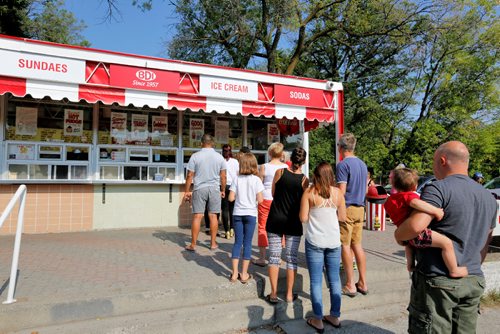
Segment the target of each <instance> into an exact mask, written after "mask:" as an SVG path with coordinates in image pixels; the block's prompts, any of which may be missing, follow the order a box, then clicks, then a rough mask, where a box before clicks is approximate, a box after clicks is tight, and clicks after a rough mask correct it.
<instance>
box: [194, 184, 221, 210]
mask: <svg viewBox="0 0 500 334" xmlns="http://www.w3.org/2000/svg"><path fill="white" fill-rule="evenodd" d="M192 206H193V213H204V212H205V208H206V209H207V210H208V213H220V207H221V197H220V187H219V186H210V187H204V188H201V189H197V190H195V191H193V198H192Z"/></svg>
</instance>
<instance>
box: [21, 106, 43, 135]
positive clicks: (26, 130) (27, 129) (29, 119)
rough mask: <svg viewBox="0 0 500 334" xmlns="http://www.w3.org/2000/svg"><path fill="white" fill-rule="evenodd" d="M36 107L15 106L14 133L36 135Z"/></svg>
mask: <svg viewBox="0 0 500 334" xmlns="http://www.w3.org/2000/svg"><path fill="white" fill-rule="evenodd" d="M37 122H38V109H37V108H28V107H16V135H25V136H36V131H37V126H38V123H37Z"/></svg>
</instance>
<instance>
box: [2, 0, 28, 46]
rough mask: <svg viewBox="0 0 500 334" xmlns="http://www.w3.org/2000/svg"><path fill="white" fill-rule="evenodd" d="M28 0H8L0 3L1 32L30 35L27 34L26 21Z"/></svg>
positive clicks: (21, 35) (20, 35)
mask: <svg viewBox="0 0 500 334" xmlns="http://www.w3.org/2000/svg"><path fill="white" fill-rule="evenodd" d="M30 3H31V1H28V0H7V1H2V2H1V5H0V33H1V34H5V35H11V36H19V37H28V36H27V34H26V30H25V29H26V27H25V26H26V21H27V16H28V7H29V5H30Z"/></svg>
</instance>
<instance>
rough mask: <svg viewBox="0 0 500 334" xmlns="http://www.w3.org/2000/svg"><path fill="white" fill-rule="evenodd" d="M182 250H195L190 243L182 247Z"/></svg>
mask: <svg viewBox="0 0 500 334" xmlns="http://www.w3.org/2000/svg"><path fill="white" fill-rule="evenodd" d="M184 250H187V251H188V252H195V249H194V247H193V246H191V245H187V246H186V247H184Z"/></svg>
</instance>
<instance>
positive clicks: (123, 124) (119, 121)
mask: <svg viewBox="0 0 500 334" xmlns="http://www.w3.org/2000/svg"><path fill="white" fill-rule="evenodd" d="M110 120H111V142H112V143H113V144H125V142H126V140H127V113H122V112H112V113H111V118H110Z"/></svg>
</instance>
